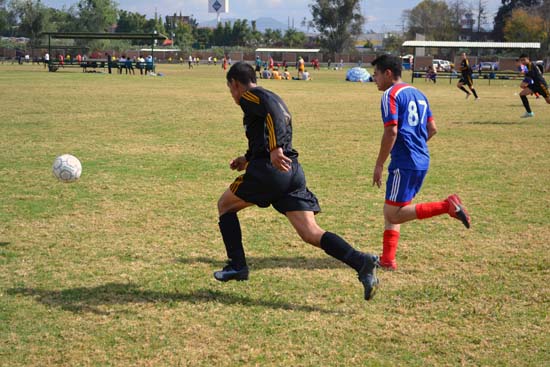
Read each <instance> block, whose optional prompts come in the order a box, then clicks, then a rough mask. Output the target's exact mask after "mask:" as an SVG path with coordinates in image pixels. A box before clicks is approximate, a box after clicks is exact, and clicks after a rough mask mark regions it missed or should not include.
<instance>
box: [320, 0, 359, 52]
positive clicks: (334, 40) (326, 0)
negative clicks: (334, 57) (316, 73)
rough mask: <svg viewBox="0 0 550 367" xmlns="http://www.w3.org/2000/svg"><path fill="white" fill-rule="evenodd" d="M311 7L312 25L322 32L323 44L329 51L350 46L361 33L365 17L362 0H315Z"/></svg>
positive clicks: (341, 49) (340, 50) (339, 50)
mask: <svg viewBox="0 0 550 367" xmlns="http://www.w3.org/2000/svg"><path fill="white" fill-rule="evenodd" d="M309 8H310V10H311V15H312V18H313V19H312V20H311V22H310V25H311V27H312V28H314V29H316V30H317V31H318V32H319V33H320V40H321V45H322V46H323V47H324V48H326V49H327V50H328V51H329V52H333V53H338V52H342V51H343V50H345V49H348V48H350V47H351V46H352V43H353V39H354V37H355V36H357V35H359V34H361V31H362V27H363V23H364V22H365V18H364V17H363V15H362V14H361V1H360V0H314V1H312V4H310V5H309Z"/></svg>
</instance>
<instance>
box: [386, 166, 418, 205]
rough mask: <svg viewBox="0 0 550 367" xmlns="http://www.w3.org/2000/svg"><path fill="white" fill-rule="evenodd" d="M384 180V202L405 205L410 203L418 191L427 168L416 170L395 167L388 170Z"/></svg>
mask: <svg viewBox="0 0 550 367" xmlns="http://www.w3.org/2000/svg"><path fill="white" fill-rule="evenodd" d="M388 172H389V175H388V180H387V181H386V204H388V205H393V206H406V205H409V204H410V203H411V201H412V200H413V199H414V197H415V196H416V194H418V192H419V191H420V188H421V187H422V183H423V182H424V177H426V173H428V171H427V170H425V171H418V170H412V169H402V168H395V169H391V170H388Z"/></svg>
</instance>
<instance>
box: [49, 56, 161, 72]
mask: <svg viewBox="0 0 550 367" xmlns="http://www.w3.org/2000/svg"><path fill="white" fill-rule="evenodd" d="M71 67H79V68H82V71H83V72H86V71H87V69H88V68H92V69H94V71H95V69H97V68H101V69H103V70H105V69H106V68H108V67H109V65H108V63H107V60H105V59H88V60H85V61H82V62H80V63H79V62H77V61H73V62H69V63H67V62H64V63H63V65H61V63H60V62H59V60H50V63H49V65H48V70H49V71H51V72H56V71H57V70H59V68H71ZM132 67H133V68H134V69H137V70H143V71H145V72H146V73H147V72H150V71H153V72H154V71H155V65H154V64H153V65H150V64H149V65H147V63H139V62H132ZM111 69H115V70H119V72H121V70H123V69H126V65H125V64H123V65H121V66H119V62H118V61H111Z"/></svg>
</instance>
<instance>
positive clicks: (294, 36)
mask: <svg viewBox="0 0 550 367" xmlns="http://www.w3.org/2000/svg"><path fill="white" fill-rule="evenodd" d="M283 41H284V43H285V46H287V47H290V48H296V47H301V46H303V45H304V43H305V42H306V35H305V33H304V32H300V31H297V30H296V29H294V28H289V29H287V30H286V32H285V35H284V37H283Z"/></svg>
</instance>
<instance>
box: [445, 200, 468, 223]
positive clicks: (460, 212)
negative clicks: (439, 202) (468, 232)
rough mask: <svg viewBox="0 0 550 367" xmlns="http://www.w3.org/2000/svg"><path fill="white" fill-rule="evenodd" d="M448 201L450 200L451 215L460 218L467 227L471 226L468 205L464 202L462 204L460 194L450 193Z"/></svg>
mask: <svg viewBox="0 0 550 367" xmlns="http://www.w3.org/2000/svg"><path fill="white" fill-rule="evenodd" d="M447 202H449V215H450V216H451V217H453V218H456V219H458V220H460V221H461V222H462V224H464V226H465V227H466V228H470V223H471V220H470V215H469V214H468V211H467V210H466V207H465V206H464V204H462V200H460V198H459V197H458V195H457V194H453V195H450V196H449V197H448V198H447Z"/></svg>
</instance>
